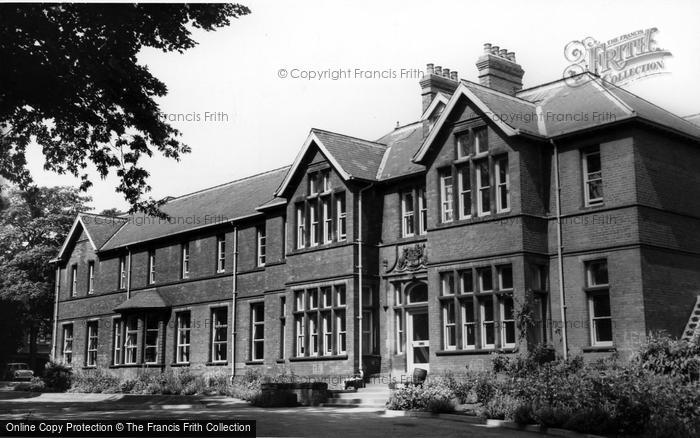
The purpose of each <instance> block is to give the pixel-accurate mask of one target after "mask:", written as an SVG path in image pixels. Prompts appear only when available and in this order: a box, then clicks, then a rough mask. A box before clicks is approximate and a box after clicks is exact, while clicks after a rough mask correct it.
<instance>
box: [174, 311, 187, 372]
mask: <svg viewBox="0 0 700 438" xmlns="http://www.w3.org/2000/svg"><path fill="white" fill-rule="evenodd" d="M176 320H177V333H176V336H177V338H176V339H177V342H176V353H175V362H177V363H189V362H190V312H180V313H178V314H177V317H176Z"/></svg>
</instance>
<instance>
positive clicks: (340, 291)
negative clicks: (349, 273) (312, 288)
mask: <svg viewBox="0 0 700 438" xmlns="http://www.w3.org/2000/svg"><path fill="white" fill-rule="evenodd" d="M341 297H342V298H343V299H342V301H341V299H340V298H341ZM346 304H347V293H346V291H345V286H344V285H342V286H336V287H335V305H336V306H337V307H341V306H345V305H346Z"/></svg>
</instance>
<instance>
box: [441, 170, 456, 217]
mask: <svg viewBox="0 0 700 438" xmlns="http://www.w3.org/2000/svg"><path fill="white" fill-rule="evenodd" d="M452 178H453V175H452V169H451V168H446V169H443V170H442V171H441V172H440V217H441V219H442V222H443V223H449V222H452V221H453V220H454V192H453V187H452ZM447 181H449V184H448V183H447ZM448 195H449V196H448Z"/></svg>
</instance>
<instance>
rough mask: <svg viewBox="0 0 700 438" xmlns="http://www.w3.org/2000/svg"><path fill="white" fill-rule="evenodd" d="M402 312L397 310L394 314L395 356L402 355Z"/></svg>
mask: <svg viewBox="0 0 700 438" xmlns="http://www.w3.org/2000/svg"><path fill="white" fill-rule="evenodd" d="M403 320H404V317H403V310H401V309H398V310H397V311H396V312H395V316H394V321H395V324H396V354H403V353H404V347H403V335H404V330H405V329H404V325H403Z"/></svg>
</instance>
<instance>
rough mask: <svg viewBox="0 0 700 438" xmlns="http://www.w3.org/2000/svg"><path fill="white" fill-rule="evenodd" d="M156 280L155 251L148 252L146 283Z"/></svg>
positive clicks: (152, 282)
mask: <svg viewBox="0 0 700 438" xmlns="http://www.w3.org/2000/svg"><path fill="white" fill-rule="evenodd" d="M155 282H156V251H155V250H151V251H149V252H148V284H154V283H155Z"/></svg>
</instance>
